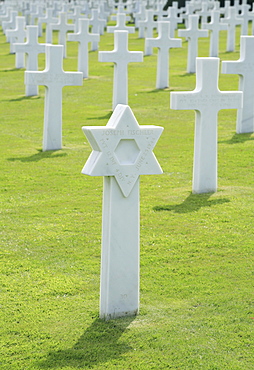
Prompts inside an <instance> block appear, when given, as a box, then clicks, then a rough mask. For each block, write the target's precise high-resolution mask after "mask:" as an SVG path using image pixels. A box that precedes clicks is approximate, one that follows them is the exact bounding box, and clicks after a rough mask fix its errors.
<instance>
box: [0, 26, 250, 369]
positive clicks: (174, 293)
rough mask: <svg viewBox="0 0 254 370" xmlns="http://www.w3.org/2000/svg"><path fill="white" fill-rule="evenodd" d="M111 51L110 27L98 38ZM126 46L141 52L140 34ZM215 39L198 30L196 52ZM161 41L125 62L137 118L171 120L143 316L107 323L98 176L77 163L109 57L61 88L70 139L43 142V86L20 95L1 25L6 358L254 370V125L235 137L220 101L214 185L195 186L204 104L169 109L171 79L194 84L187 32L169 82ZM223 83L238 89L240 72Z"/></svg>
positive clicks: (106, 82) (150, 191) (181, 85)
mask: <svg viewBox="0 0 254 370" xmlns="http://www.w3.org/2000/svg"><path fill="white" fill-rule="evenodd" d="M237 32H238V34H237V37H238V38H237V40H238V41H237V43H236V52H234V53H226V52H224V50H225V49H226V33H225V32H221V42H220V51H221V53H220V58H221V59H222V60H230V59H231V60H237V59H239V29H238V31H237ZM41 41H44V37H43V38H42V39H41ZM112 49H113V35H110V34H108V35H104V36H102V37H101V41H100V50H112ZM129 49H130V50H144V40H140V39H138V38H137V33H136V34H134V35H132V34H131V35H130V38H129ZM208 50H209V44H208V40H207V39H206V38H203V39H200V42H199V56H208ZM154 52H155V54H154V55H153V56H148V57H145V58H144V63H133V64H130V65H129V105H130V107H131V108H132V110H133V112H134V114H135V116H136V118H137V120H138V122H139V124H140V125H143V124H148V125H150V124H151V125H159V126H163V127H164V128H165V130H164V132H163V134H162V136H161V138H160V140H159V142H158V144H157V146H156V148H155V154H156V156H157V159H158V161H159V162H160V164H161V166H162V168H163V171H164V173H163V175H160V176H142V177H141V205H140V207H141V242H140V244H141V271H140V273H141V277H140V284H141V288H140V315H139V316H137V317H135V318H126V319H118V320H114V321H109V322H103V321H101V320H99V319H98V310H99V308H98V306H99V279H100V243H101V203H102V178H96V177H88V176H84V175H82V174H81V170H82V168H83V166H84V164H85V162H86V160H87V158H88V156H89V154H90V152H91V148H90V146H89V144H88V142H87V140H86V138H85V136H84V135H83V133H82V130H81V127H82V126H84V125H100V126H102V125H106V123H107V121H108V119H109V117H110V115H111V107H112V77H113V68H112V65H111V64H110V63H99V62H98V53H97V52H90V67H89V70H90V78H89V79H88V80H85V81H84V84H83V86H82V87H66V88H64V89H63V149H62V150H59V151H52V152H42V151H41V148H42V129H43V108H44V87H40V95H39V96H38V97H32V98H31V97H30V98H28V97H25V96H24V82H23V79H24V70H15V68H14V67H15V57H14V55H10V54H9V44H7V43H6V42H5V37H4V36H3V34H2V32H1V33H0V97H1V98H0V107H1V108H0V109H1V110H0V112H1V135H0V141H1V144H0V150H1V153H0V178H1V188H0V196H1V209H0V211H1V218H0V240H1V249H0V257H1V265H0V266H1V271H0V272H1V275H0V276H1V286H0V304H1V315H0V331H1V335H0V341H1V342H0V369H1V370H40V369H64V370H74V369H96V370H100V369H119V370H127V369H133V370H139V369H142V370H147V369H156V370H157V369H180V370H193V369H194V370H199V369H201V370H251V369H253V368H254V367H253V363H254V355H253V353H254V351H253V324H254V319H253V318H254V312H253V277H254V276H253V272H254V270H253V237H254V232H253V224H254V205H253V204H254V203H253V194H254V184H253V174H254V160H253V145H254V135H253V134H252V135H251V134H243V135H236V134H235V125H236V111H235V110H223V111H221V112H220V113H219V120H218V192H216V193H214V194H203V195H192V194H191V188H192V186H191V183H192V162H193V137H194V112H193V111H174V110H170V109H169V100H170V91H185V90H193V89H194V88H195V75H194V74H186V65H187V43H186V42H183V48H180V49H172V50H171V52H170V88H169V89H165V90H161V91H158V90H156V89H155V79H156V50H154ZM67 53H68V58H67V59H65V60H64V68H65V70H76V68H77V45H76V43H68V49H67ZM39 66H40V69H44V57H43V56H40V58H39ZM219 86H220V89H221V90H237V87H238V76H234V75H231V76H230V75H220V82H219Z"/></svg>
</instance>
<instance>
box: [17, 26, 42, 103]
mask: <svg viewBox="0 0 254 370" xmlns="http://www.w3.org/2000/svg"><path fill="white" fill-rule="evenodd" d="M45 46H46V44H40V43H39V42H38V26H27V41H26V42H25V43H22V44H19V43H17V44H13V47H14V50H15V52H16V53H25V54H26V55H27V58H26V70H27V71H37V70H38V54H43V53H45ZM33 95H38V86H36V85H34V84H27V83H26V96H33Z"/></svg>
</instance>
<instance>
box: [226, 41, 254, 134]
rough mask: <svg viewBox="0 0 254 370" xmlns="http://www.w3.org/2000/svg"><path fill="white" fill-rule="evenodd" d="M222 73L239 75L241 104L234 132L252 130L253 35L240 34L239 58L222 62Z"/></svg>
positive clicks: (253, 89)
mask: <svg viewBox="0 0 254 370" xmlns="http://www.w3.org/2000/svg"><path fill="white" fill-rule="evenodd" d="M222 73H229V74H238V75H239V78H240V79H239V91H242V93H243V106H242V108H241V109H238V111H237V124H236V133H237V134H242V133H247V132H254V36H241V43H240V59H239V60H234V61H223V62H222Z"/></svg>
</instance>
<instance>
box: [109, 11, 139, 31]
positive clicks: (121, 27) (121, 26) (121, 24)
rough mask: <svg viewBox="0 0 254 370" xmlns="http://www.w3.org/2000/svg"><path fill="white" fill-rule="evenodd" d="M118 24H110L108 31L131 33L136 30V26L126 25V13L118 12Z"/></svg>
mask: <svg viewBox="0 0 254 370" xmlns="http://www.w3.org/2000/svg"><path fill="white" fill-rule="evenodd" d="M116 19H117V23H116V26H108V27H107V33H114V31H128V32H129V33H134V32H135V27H130V26H126V24H125V23H126V14H124V13H118V14H117V15H116Z"/></svg>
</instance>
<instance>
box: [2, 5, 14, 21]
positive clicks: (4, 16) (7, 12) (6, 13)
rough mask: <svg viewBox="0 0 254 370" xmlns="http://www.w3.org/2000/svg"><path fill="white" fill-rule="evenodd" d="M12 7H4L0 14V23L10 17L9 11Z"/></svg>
mask: <svg viewBox="0 0 254 370" xmlns="http://www.w3.org/2000/svg"><path fill="white" fill-rule="evenodd" d="M12 10H13V8H12V7H11V6H8V7H6V9H5V12H4V13H3V14H2V15H0V24H1V25H3V22H5V21H9V20H10V19H11V11H12Z"/></svg>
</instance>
